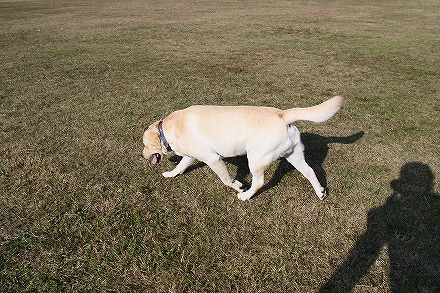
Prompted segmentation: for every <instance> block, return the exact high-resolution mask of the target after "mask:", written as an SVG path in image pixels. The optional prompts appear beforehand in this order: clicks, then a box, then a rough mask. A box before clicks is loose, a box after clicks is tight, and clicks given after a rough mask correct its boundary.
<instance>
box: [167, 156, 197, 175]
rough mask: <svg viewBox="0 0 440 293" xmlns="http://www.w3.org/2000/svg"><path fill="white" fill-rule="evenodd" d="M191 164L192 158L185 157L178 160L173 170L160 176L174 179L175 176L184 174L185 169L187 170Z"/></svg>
mask: <svg viewBox="0 0 440 293" xmlns="http://www.w3.org/2000/svg"><path fill="white" fill-rule="evenodd" d="M192 162H194V158H191V157H187V156H185V157H183V158H182V159H181V160H180V162H179V164H177V166H176V168H174V170H172V171H168V172H163V173H162V175H163V176H164V177H176V176H177V175H180V174H182V173H183V172H185V170H186V168H188V167H189V166H190V165H191V164H192Z"/></svg>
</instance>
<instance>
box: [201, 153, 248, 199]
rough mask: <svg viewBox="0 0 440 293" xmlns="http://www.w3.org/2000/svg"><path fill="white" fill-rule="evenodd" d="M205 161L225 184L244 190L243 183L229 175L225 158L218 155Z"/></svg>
mask: <svg viewBox="0 0 440 293" xmlns="http://www.w3.org/2000/svg"><path fill="white" fill-rule="evenodd" d="M204 162H205V163H206V164H207V165H208V166H209V167H210V168H211V169H212V170H213V171H214V172H215V174H217V176H218V177H220V179H221V181H222V182H223V183H224V184H225V185H227V186H230V187H232V188H234V189H235V190H237V191H240V192H241V191H243V190H242V187H243V184H242V183H241V182H239V181H237V180H234V179H232V178H231V175H229V172H228V169H227V168H226V165H225V162H223V160H222V159H221V158H220V157H219V156H216V157H214V158H212V159H210V160H206V161H204Z"/></svg>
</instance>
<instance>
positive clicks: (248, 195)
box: [237, 191, 254, 201]
mask: <svg viewBox="0 0 440 293" xmlns="http://www.w3.org/2000/svg"><path fill="white" fill-rule="evenodd" d="M252 195H254V194H253V193H250V192H248V191H245V192H240V193H239V194H237V197H238V199H239V200H242V201H245V200H248V199H250V198H251V197H252Z"/></svg>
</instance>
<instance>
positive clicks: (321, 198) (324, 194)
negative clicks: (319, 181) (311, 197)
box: [318, 187, 328, 200]
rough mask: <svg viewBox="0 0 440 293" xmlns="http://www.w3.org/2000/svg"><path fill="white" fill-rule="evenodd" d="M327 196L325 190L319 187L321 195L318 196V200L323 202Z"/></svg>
mask: <svg viewBox="0 0 440 293" xmlns="http://www.w3.org/2000/svg"><path fill="white" fill-rule="evenodd" d="M327 196H328V193H327V189H325V188H324V187H321V193H320V194H318V197H319V199H320V200H324V199H325V198H326V197H327Z"/></svg>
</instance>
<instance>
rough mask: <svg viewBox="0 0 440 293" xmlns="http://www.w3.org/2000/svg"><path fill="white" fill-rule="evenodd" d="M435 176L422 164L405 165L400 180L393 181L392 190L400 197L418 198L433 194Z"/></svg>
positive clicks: (401, 170)
mask: <svg viewBox="0 0 440 293" xmlns="http://www.w3.org/2000/svg"><path fill="white" fill-rule="evenodd" d="M433 187H434V174H433V172H432V170H431V168H429V166H428V165H426V164H424V163H420V162H411V163H407V164H405V165H404V166H403V167H402V169H400V178H399V179H396V180H393V181H391V188H393V190H394V191H395V192H396V193H398V194H400V196H402V197H405V196H417V195H423V194H429V193H432V192H433Z"/></svg>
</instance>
